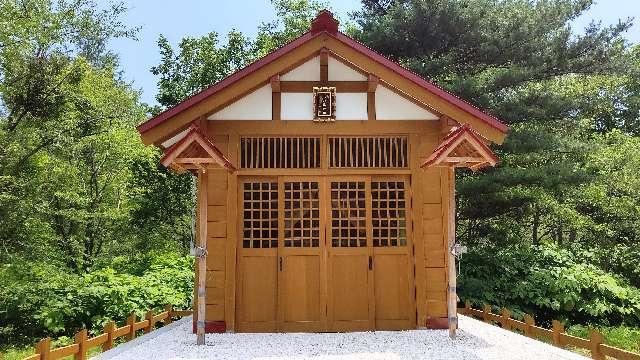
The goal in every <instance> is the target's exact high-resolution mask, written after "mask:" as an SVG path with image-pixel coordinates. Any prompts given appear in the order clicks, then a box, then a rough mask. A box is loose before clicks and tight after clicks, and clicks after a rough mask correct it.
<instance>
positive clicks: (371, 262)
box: [369, 255, 373, 270]
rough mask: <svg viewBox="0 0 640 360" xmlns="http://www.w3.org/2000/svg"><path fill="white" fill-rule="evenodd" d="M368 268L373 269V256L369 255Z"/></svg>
mask: <svg viewBox="0 0 640 360" xmlns="http://www.w3.org/2000/svg"><path fill="white" fill-rule="evenodd" d="M369 270H373V258H372V257H371V255H369Z"/></svg>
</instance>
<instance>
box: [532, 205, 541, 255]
mask: <svg viewBox="0 0 640 360" xmlns="http://www.w3.org/2000/svg"><path fill="white" fill-rule="evenodd" d="M539 229H540V210H538V205H533V226H532V229H531V242H532V243H533V245H536V246H537V245H539V244H540V238H539V237H538V230H539Z"/></svg>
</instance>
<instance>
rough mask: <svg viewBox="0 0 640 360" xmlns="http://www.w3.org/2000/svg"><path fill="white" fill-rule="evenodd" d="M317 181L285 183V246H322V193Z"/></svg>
mask: <svg viewBox="0 0 640 360" xmlns="http://www.w3.org/2000/svg"><path fill="white" fill-rule="evenodd" d="M319 191H320V190H319V188H318V183H317V182H315V181H301V182H285V183H284V246H285V247H318V246H320V193H319Z"/></svg>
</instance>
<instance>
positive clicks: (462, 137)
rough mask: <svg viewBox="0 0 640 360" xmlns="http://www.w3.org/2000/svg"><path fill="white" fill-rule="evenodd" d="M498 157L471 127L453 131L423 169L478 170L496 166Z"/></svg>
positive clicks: (426, 161) (423, 165) (443, 140)
mask: <svg viewBox="0 0 640 360" xmlns="http://www.w3.org/2000/svg"><path fill="white" fill-rule="evenodd" d="M498 162H499V159H498V157H497V156H496V155H495V154H494V153H493V151H491V149H489V147H488V146H487V145H485V143H484V142H483V141H482V140H481V139H480V137H479V136H478V135H476V134H475V132H474V131H473V130H472V129H471V127H470V126H469V125H466V124H465V125H462V126H459V127H458V128H456V129H454V130H452V131H451V132H450V133H449V134H448V135H447V136H446V137H445V138H444V139H442V142H441V143H440V145H438V147H437V148H436V149H435V150H434V151H433V153H431V155H429V157H428V158H427V159H426V160H425V161H424V163H422V165H421V167H423V168H424V167H432V166H455V167H468V168H470V169H471V170H474V171H475V170H478V169H481V168H483V167H485V166H495V165H496V164H497V163H498Z"/></svg>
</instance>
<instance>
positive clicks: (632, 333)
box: [566, 325, 640, 353]
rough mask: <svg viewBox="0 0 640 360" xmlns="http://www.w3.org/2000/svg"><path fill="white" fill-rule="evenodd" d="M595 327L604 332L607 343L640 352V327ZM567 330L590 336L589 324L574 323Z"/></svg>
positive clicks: (586, 336)
mask: <svg viewBox="0 0 640 360" xmlns="http://www.w3.org/2000/svg"><path fill="white" fill-rule="evenodd" d="M595 328H596V329H598V331H600V332H601V333H602V335H603V337H604V342H605V344H608V345H611V346H615V347H618V348H621V349H625V350H628V351H633V352H636V353H640V328H632V327H628V326H616V327H606V326H596V327H595ZM566 331H567V334H570V335H573V336H580V337H583V338H588V337H589V327H588V326H584V325H574V326H571V327H569V328H568V329H567V330H566Z"/></svg>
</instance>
